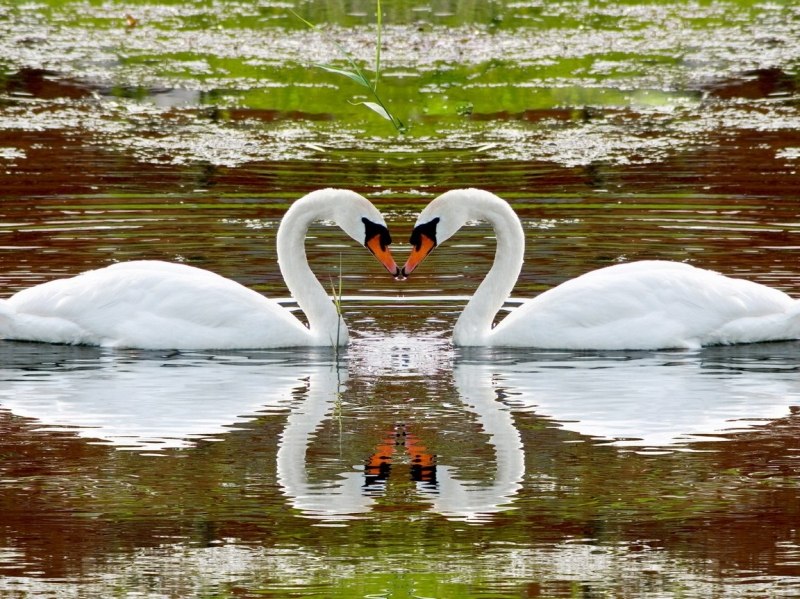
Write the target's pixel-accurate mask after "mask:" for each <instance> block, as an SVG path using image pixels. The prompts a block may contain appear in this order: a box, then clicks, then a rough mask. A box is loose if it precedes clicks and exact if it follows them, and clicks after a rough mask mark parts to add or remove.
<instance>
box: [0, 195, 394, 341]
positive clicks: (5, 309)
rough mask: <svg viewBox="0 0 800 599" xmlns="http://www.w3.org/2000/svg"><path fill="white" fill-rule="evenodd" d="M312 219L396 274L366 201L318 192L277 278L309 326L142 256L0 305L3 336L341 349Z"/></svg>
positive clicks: (307, 199) (303, 212) (285, 250)
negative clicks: (311, 235)
mask: <svg viewBox="0 0 800 599" xmlns="http://www.w3.org/2000/svg"><path fill="white" fill-rule="evenodd" d="M315 220H330V221H333V222H334V223H336V224H337V225H338V226H339V227H341V228H342V229H343V230H344V231H345V232H346V233H347V234H348V235H349V236H350V237H352V238H353V239H355V240H356V241H358V242H359V243H363V244H364V245H365V246H366V247H367V248H368V249H369V250H370V251H371V252H372V253H373V254H374V255H375V257H376V258H377V259H378V260H380V262H381V263H382V264H383V265H384V266H385V267H386V269H387V270H389V272H391V273H392V274H394V275H396V274H397V273H398V272H399V271H398V268H397V265H396V264H395V262H394V260H393V259H392V256H391V253H390V251H389V247H388V246H389V244H390V243H391V238H390V236H389V231H388V230H387V228H386V223H385V221H384V220H383V217H382V216H381V213H380V212H378V210H377V209H376V208H375V207H374V206H373V205H372V204H371V203H370V202H369V200H367V199H366V198H364V197H362V196H361V195H359V194H357V193H355V192H352V191H348V190H344V189H322V190H317V191H314V192H311V193H309V194H308V195H306V196H304V197H302V198H300V199H299V200H297V201H296V202H294V203H293V204H292V206H291V207H290V208H289V210H288V211H287V212H286V214H285V216H284V217H283V219H282V221H281V224H280V227H279V228H278V234H277V248H278V264H279V266H280V270H281V274H282V275H283V278H284V281H285V282H286V286H287V287H288V289H289V291H290V292H291V294H292V296H293V297H294V298H295V299H296V300H297V303H298V305H299V307H300V308H301V309H302V310H303V311H304V312H305V315H306V317H307V318H308V323H309V326H308V327H306V326H305V325H304V324H303V323H301V322H300V321H299V320H298V319H297V318H295V317H294V316H293V315H292V314H291V313H290V312H289V310H287V309H285V308H283V307H281V306H280V305H279V304H278V303H277V302H275V301H273V300H270V299H268V298H265V297H264V296H262V295H261V294H259V293H257V292H255V291H253V290H251V289H248V288H247V287H244V286H243V285H240V284H239V283H236V282H234V281H232V280H230V279H226V278H224V277H221V276H219V275H217V274H214V273H212V272H209V271H207V270H202V269H199V268H195V267H192V266H187V265H184V264H174V263H169V262H160V261H149V260H148V261H134V262H122V263H119V264H113V265H111V266H108V267H105V268H101V269H98V270H92V271H88V272H85V273H83V274H80V275H78V276H76V277H72V278H68V279H59V280H55V281H50V282H48V283H43V284H41V285H37V286H35V287H31V288H29V289H24V290H22V291H20V292H18V293H16V294H15V295H13V296H11V297H10V298H8V299H7V300H0V338H5V339H18V340H28V341H44V342H49V343H68V344H87V345H102V346H106V347H131V348H141V349H243V348H269V347H296V346H319V345H335V344H337V343H338V344H340V345H344V344H345V343H346V342H347V327H346V326H345V324H344V322H343V321H342V319H341V318H340V316H339V314H338V313H337V311H336V307H335V306H334V305H333V303H332V302H331V300H330V298H329V297H328V295H327V293H326V292H325V289H324V288H323V286H322V284H321V283H320V282H319V281H318V280H317V279H316V277H315V276H314V274H313V273H312V271H311V268H310V267H309V266H308V261H307V259H306V252H305V246H304V240H305V235H306V232H307V231H308V227H309V225H310V224H311V223H312V221H315Z"/></svg>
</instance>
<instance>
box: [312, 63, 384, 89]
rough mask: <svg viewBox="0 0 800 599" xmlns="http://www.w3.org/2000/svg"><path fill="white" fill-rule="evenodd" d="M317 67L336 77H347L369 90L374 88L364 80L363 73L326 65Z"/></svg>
mask: <svg viewBox="0 0 800 599" xmlns="http://www.w3.org/2000/svg"><path fill="white" fill-rule="evenodd" d="M316 66H317V67H319V68H320V69H322V70H323V71H328V72H329V73H334V74H336V75H343V76H344V77H347V78H348V79H352V80H353V81H355V82H356V83H358V84H359V85H362V86H364V87H366V88H367V89H372V86H371V85H370V83H369V81H367V80H366V79H364V76H363V75H362V74H361V73H354V72H353V71H346V70H344V69H337V68H335V67H329V66H327V65H324V64H318V65H316Z"/></svg>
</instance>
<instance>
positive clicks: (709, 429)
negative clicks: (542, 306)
mask: <svg viewBox="0 0 800 599" xmlns="http://www.w3.org/2000/svg"><path fill="white" fill-rule="evenodd" d="M798 350H800V344H799V343H797V342H786V343H769V344H759V345H748V346H730V347H712V348H705V349H703V350H698V351H693V352H682V351H675V352H638V353H631V352H609V353H570V352H518V351H517V352H515V351H507V352H502V351H490V350H486V351H480V350H476V351H464V352H463V353H462V362H463V363H462V364H460V366H459V367H460V368H462V369H464V370H468V371H470V372H472V373H473V376H475V377H478V378H483V379H484V380H489V379H492V378H494V379H495V380H496V382H495V386H496V387H497V389H498V391H500V392H503V393H506V394H507V395H508V398H507V400H506V403H507V404H508V405H509V406H511V407H512V408H513V410H514V411H518V412H519V411H523V412H532V413H535V414H536V415H537V416H540V417H544V418H547V419H550V420H552V421H554V422H556V423H559V425H560V426H562V427H563V428H564V429H566V430H569V431H573V432H576V433H580V434H581V435H584V436H587V437H590V438H592V439H598V440H603V441H608V442H611V443H613V444H615V445H620V446H638V447H646V446H653V447H664V446H674V445H676V444H685V443H687V442H689V441H693V440H694V441H696V440H698V439H703V440H710V439H711V438H713V436H715V435H720V434H723V433H731V432H735V431H737V430H742V429H746V428H748V427H752V426H754V425H759V424H764V423H765V422H766V421H770V420H773V419H776V418H782V417H786V416H788V415H789V414H790V411H791V408H792V406H797V405H800V381H799V380H798V378H797V373H798V370H800V352H798Z"/></svg>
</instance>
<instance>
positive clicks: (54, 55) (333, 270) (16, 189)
mask: <svg viewBox="0 0 800 599" xmlns="http://www.w3.org/2000/svg"><path fill="white" fill-rule="evenodd" d="M291 4H292V3H286V6H284V5H283V4H282V3H271V2H261V3H241V2H232V1H226V2H218V3H212V4H211V5H209V3H200V2H198V3H193V2H186V3H177V4H166V3H165V4H161V3H156V2H142V3H139V4H137V5H136V7H135V10H132V9H131V8H130V7H129V6H127V5H125V6H123V5H122V4H121V3H116V2H107V3H103V4H98V3H93V2H58V1H55V0H51V1H47V2H32V3H26V4H19V5H13V6H9V7H0V31H2V34H0V49H2V52H0V54H2V56H3V57H4V58H2V59H0V256H2V259H0V294H1V295H2V297H7V296H9V295H11V294H12V293H13V292H15V291H17V290H19V289H23V288H26V287H28V286H31V285H34V284H37V283H41V282H44V281H47V280H51V279H53V278H57V277H60V276H65V275H72V274H76V273H78V272H81V271H83V270H86V269H89V268H94V267H98V266H103V265H106V264H109V263H112V262H114V261H120V260H133V259H142V258H153V259H161V260H171V261H179V262H184V263H187V264H192V265H195V266H200V267H203V268H207V269H210V270H213V271H215V272H218V273H220V274H223V275H225V276H228V277H230V278H233V279H235V280H237V281H240V282H241V283H243V284H245V285H248V286H250V287H252V288H254V289H256V290H258V291H260V292H262V293H264V294H266V295H268V296H269V297H273V298H277V299H279V300H281V301H283V302H285V304H286V306H287V307H288V308H290V309H291V308H293V306H294V305H293V303H292V302H291V298H289V297H288V292H287V290H286V288H285V286H284V285H283V281H282V279H281V277H280V274H279V272H278V268H277V264H276V255H275V233H276V229H277V225H278V222H279V221H280V219H281V217H282V215H283V214H284V213H285V211H286V209H287V208H288V206H289V205H291V202H293V201H294V200H295V199H297V198H298V197H300V196H301V195H303V194H304V193H306V192H307V191H310V190H312V189H316V188H320V187H328V186H337V187H347V188H352V189H355V190H357V191H359V192H362V193H364V194H365V195H367V196H368V197H370V198H371V199H372V200H373V201H374V203H375V204H376V205H377V206H378V208H379V209H380V210H381V211H382V212H383V213H384V215H385V216H386V219H387V221H388V223H389V226H390V228H391V230H392V234H393V236H394V240H395V243H394V245H393V248H394V253H395V257H396V259H397V261H398V262H400V263H402V261H404V260H405V257H406V255H407V252H408V249H407V245H406V244H405V241H406V240H407V238H408V235H409V233H410V231H411V228H412V226H413V223H414V220H415V218H416V214H417V213H418V212H419V211H420V210H421V209H422V207H423V206H424V205H425V204H426V203H427V202H428V201H429V200H430V199H431V198H432V197H434V196H435V195H437V194H438V193H440V192H442V191H444V190H447V189H452V188H455V187H465V186H476V187H482V188H486V189H490V190H492V191H494V192H496V193H498V194H500V195H501V196H503V197H505V198H506V199H508V200H509V201H510V202H511V203H512V205H513V206H514V208H515V210H516V211H517V213H518V214H519V216H520V218H521V219H522V222H523V226H524V228H525V231H526V235H527V249H526V259H525V266H524V268H523V273H522V275H521V277H520V279H519V282H518V284H517V287H516V289H515V290H514V299H520V298H526V297H531V296H534V295H536V294H537V293H540V292H541V291H542V290H544V289H547V288H550V287H552V286H553V285H556V284H558V283H560V282H562V281H564V280H567V279H570V278H572V277H575V276H578V275H580V274H582V273H584V272H586V271H588V270H591V269H594V268H599V267H602V266H606V265H609V264H613V263H617V262H624V261H630V260H639V259H650V258H657V259H668V260H678V261H685V262H690V263H692V264H695V265H698V266H702V267H706V268H711V269H715V270H719V271H721V272H724V273H726V274H730V275H734V276H741V277H746V278H749V279H752V280H755V281H758V282H761V283H764V284H767V285H771V286H774V287H777V288H780V289H782V290H784V291H786V292H788V293H790V294H793V295H796V296H798V297H800V266H798V260H797V257H798V253H799V252H800V175H798V168H800V165H799V164H798V160H800V112H798V106H800V104H799V103H798V91H797V86H798V65H800V44H799V43H798V40H800V13H799V12H798V9H797V7H796V6H795V5H794V3H788V2H787V3H780V2H775V3H770V4H755V3H750V2H719V3H715V4H707V5H706V4H703V5H697V4H694V3H692V4H686V3H681V2H673V3H656V4H646V5H645V4H610V3H602V2H589V3H571V2H563V3H539V2H486V3H463V2H421V1H420V2H404V3H401V2H398V3H385V4H387V7H386V17H385V23H386V31H385V52H384V60H385V68H386V72H385V77H384V80H383V83H382V85H383V89H385V93H386V94H387V97H388V100H389V101H390V102H391V105H392V106H393V107H394V109H396V110H397V111H398V113H401V116H402V117H403V118H404V119H406V120H407V121H408V122H409V123H410V124H411V130H410V132H409V133H408V134H407V135H406V136H403V137H398V136H396V135H395V134H394V133H393V131H392V130H391V127H390V126H389V125H388V124H386V123H385V122H383V121H381V120H380V119H379V118H378V117H377V116H374V115H371V114H368V111H365V110H361V109H362V108H363V107H359V106H355V105H353V104H351V103H349V102H348V101H347V100H348V99H349V98H353V97H355V98H356V99H359V98H358V90H357V89H353V88H352V87H348V84H347V83H346V82H345V81H344V80H342V81H339V80H337V79H336V78H335V77H333V76H328V75H326V74H323V73H322V72H321V71H318V70H315V69H313V68H310V67H309V66H308V65H309V64H310V63H315V62H325V61H334V62H335V61H336V60H337V59H338V54H337V50H336V46H335V44H333V43H332V40H335V41H337V43H340V44H342V45H344V46H345V47H346V48H347V49H348V50H349V51H350V52H353V53H354V55H355V56H356V57H357V58H358V59H359V60H363V61H365V62H368V61H370V60H372V57H373V55H372V51H373V50H374V46H373V45H372V44H374V24H373V23H374V21H373V19H372V14H373V5H372V3H370V2H351V3H330V2H299V3H295V5H294V8H295V9H297V10H298V12H299V13H300V14H302V15H303V16H304V17H305V18H309V19H312V20H314V21H315V22H318V23H321V24H323V25H324V26H325V35H322V32H314V31H309V30H307V29H305V28H304V27H303V26H302V24H300V23H298V22H297V21H296V20H295V19H294V18H293V17H291V15H287V13H286V8H287V7H288V6H289V5H291ZM389 4H391V6H388V5H389ZM126 12H128V13H129V14H130V18H126V17H125V16H124V15H125V13H126ZM361 99H363V98H361ZM307 251H308V255H309V259H310V262H311V264H312V267H313V269H314V270H315V272H316V273H318V275H319V276H320V278H321V279H323V280H324V281H326V284H327V281H328V280H331V279H333V280H338V278H339V277H341V278H342V280H343V289H344V295H345V297H344V301H343V310H344V316H345V319H346V320H347V322H348V325H349V327H350V329H351V332H352V336H353V340H352V343H351V345H350V347H348V348H347V349H346V350H345V351H343V352H341V353H339V354H338V355H337V354H336V353H334V352H333V351H332V350H330V351H329V350H324V349H323V350H305V349H301V350H291V351H286V350H263V351H241V352H159V351H155V352H151V351H133V350H130V351H110V350H105V349H99V348H90V347H62V346H50V345H41V344H32V343H21V342H0V596H2V597H20V598H28V597H92V598H94V597H115V596H119V597H147V598H154V599H155V598H162V597H163V598H184V597H208V598H211V597H215V598H216V597H348V598H350V597H386V598H390V597H391V598H398V599H399V598H406V597H408V598H411V597H437V598H443V597H586V598H588V597H592V598H594V597H652V598H667V597H670V598H671V597H704V598H705V597H720V598H723V597H724V598H727V597H753V598H762V597H792V596H797V595H798V594H800V532H799V530H800V529H799V528H798V523H799V522H800V478H799V476H800V420H798V418H800V416H798V414H799V413H800V412H798V410H800V373H799V371H800V342H783V343H769V344H758V345H752V346H740V347H724V348H706V349H703V350H701V351H659V352H562V351H543V350H530V351H503V350H480V349H472V350H460V349H455V348H453V347H452V345H451V344H450V341H449V336H450V331H451V330H452V326H453V323H454V322H455V319H456V317H457V315H458V312H459V311H460V309H461V307H462V306H463V305H464V303H465V299H466V298H467V297H468V296H469V295H470V294H471V293H472V292H473V290H474V289H475V287H476V286H477V285H478V283H479V282H480V280H481V278H482V277H483V276H484V274H485V273H486V271H487V270H488V268H489V266H490V263H491V260H492V257H493V255H494V239H493V232H492V231H491V229H490V228H488V227H487V226H486V225H483V224H476V225H475V226H473V227H469V228H467V229H464V230H462V231H461V232H460V233H459V234H458V235H457V236H456V237H454V238H453V239H452V240H451V241H449V242H448V244H446V245H443V246H442V247H441V248H438V249H437V250H436V252H434V254H433V255H432V256H431V257H430V258H429V259H428V260H427V261H426V262H425V264H424V266H423V267H420V269H419V270H418V271H417V272H416V273H415V274H414V276H413V277H412V278H410V279H409V280H407V281H404V282H396V281H394V280H393V279H392V278H391V277H389V276H388V275H386V273H385V272H384V271H383V270H382V268H381V267H380V266H379V265H378V264H377V263H375V261H374V260H373V259H372V258H371V257H370V256H369V255H368V253H367V252H365V251H364V250H363V249H362V248H360V247H358V246H357V244H355V243H354V242H352V241H351V240H350V239H349V238H348V237H346V236H345V235H344V234H343V233H342V232H340V231H338V230H334V229H332V228H330V227H328V226H326V225H324V224H317V225H314V226H313V228H312V230H311V232H310V235H309V238H308V240H307ZM513 303H514V302H513V301H512V302H510V303H509V306H510V307H511V306H513ZM298 316H301V317H302V315H300V314H298ZM501 316H502V315H501Z"/></svg>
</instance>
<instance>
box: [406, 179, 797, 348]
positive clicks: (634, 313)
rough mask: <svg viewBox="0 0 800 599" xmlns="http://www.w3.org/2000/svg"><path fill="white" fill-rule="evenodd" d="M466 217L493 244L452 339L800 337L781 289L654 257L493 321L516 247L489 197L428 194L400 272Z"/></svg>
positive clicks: (625, 344)
mask: <svg viewBox="0 0 800 599" xmlns="http://www.w3.org/2000/svg"><path fill="white" fill-rule="evenodd" d="M475 220H483V221H488V222H489V223H490V224H491V225H492V226H493V228H494V230H495V234H496V237H497V250H496V254H495V261H494V264H493V266H492V268H491V269H490V271H489V273H488V274H487V275H486V278H485V279H484V281H483V282H482V283H481V285H480V286H479V287H478V289H477V291H476V292H475V294H474V296H473V297H472V298H471V299H470V301H469V302H468V304H467V306H466V307H465V308H464V311H463V312H462V313H461V315H460V316H459V318H458V320H457V322H456V325H455V327H454V330H453V342H454V343H455V344H456V345H464V346H503V347H538V348H550V349H604V350H620V349H665V348H697V347H702V346H706V345H722V344H735V343H754V342H761V341H774V340H786V339H797V338H800V302H799V301H798V300H796V299H793V298H791V297H790V296H788V295H787V294H785V293H783V292H782V291H779V290H777V289H773V288H770V287H767V286H765V285H760V284H758V283H754V282H752V281H746V280H743V279H734V278H731V277H726V276H724V275H721V274H719V273H716V272H712V271H709V270H704V269H701V268H696V267H694V266H691V265H689V264H684V263H680V262H669V261H660V260H646V261H640V262H632V263H627V264H617V265H614V266H609V267H606V268H601V269H598V270H595V271H592V272H589V273H587V274H584V275H582V276H579V277H577V278H575V279H572V280H570V281H567V282H565V283H562V284H561V285H558V286H557V287H554V288H553V289H550V290H548V291H546V292H544V293H542V294H541V295H539V296H537V297H535V298H533V299H529V300H527V301H525V302H524V303H523V304H522V305H521V306H519V307H518V308H516V309H515V310H513V311H512V312H511V313H510V314H509V315H508V316H506V317H505V318H504V319H503V320H502V321H501V322H500V323H498V324H497V326H495V327H493V326H492V323H493V321H494V318H495V315H496V314H497V311H498V310H499V309H500V308H501V307H502V305H503V303H504V301H505V300H506V299H507V298H508V296H509V294H510V293H511V291H512V289H513V288H514V285H515V283H516V281H517V277H518V276H519V273H520V270H521V269H522V261H523V253H524V249H525V236H524V233H523V230H522V226H521V224H520V222H519V218H518V217H517V216H516V214H515V213H514V211H513V210H512V209H511V207H510V206H509V205H508V203H507V202H505V201H504V200H502V199H500V198H499V197H497V196H496V195H494V194H492V193H489V192H487V191H483V190H479V189H463V190H452V191H449V192H446V193H444V194H442V195H441V196H439V197H438V198H436V199H434V200H433V201H431V203H430V204H429V205H428V206H427V207H426V208H425V209H424V210H423V211H422V213H421V214H420V216H419V218H418V219H417V223H416V226H415V228H414V232H413V233H412V235H411V243H412V245H414V248H413V249H412V253H411V256H409V258H408V261H407V262H406V265H405V266H404V268H403V273H404V274H406V275H408V274H410V273H411V271H413V270H414V269H415V268H416V266H417V265H418V264H419V263H420V262H421V261H422V260H423V259H424V258H425V256H427V255H428V254H429V253H430V252H431V251H432V250H433V249H434V248H435V247H436V246H437V245H438V244H439V243H441V242H443V241H444V240H446V239H447V238H449V237H450V236H451V235H453V234H454V233H455V232H456V231H457V230H458V229H459V228H461V227H462V226H463V225H465V224H466V223H467V222H470V221H475Z"/></svg>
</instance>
